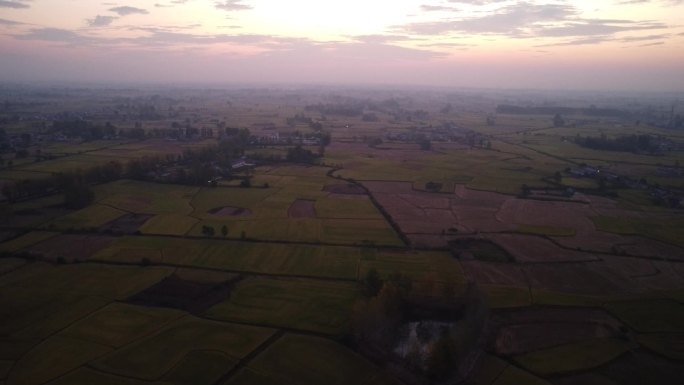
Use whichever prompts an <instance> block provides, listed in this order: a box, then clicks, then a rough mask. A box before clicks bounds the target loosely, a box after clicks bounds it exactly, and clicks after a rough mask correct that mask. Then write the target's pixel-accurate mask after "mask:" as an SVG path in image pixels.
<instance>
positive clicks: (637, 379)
mask: <svg viewBox="0 0 684 385" xmlns="http://www.w3.org/2000/svg"><path fill="white" fill-rule="evenodd" d="M599 372H600V373H601V374H603V375H604V376H606V377H608V378H610V379H611V380H613V381H614V383H616V384H624V385H642V384H658V385H678V384H681V381H682V377H684V365H682V364H681V362H676V361H671V360H667V359H664V358H661V357H659V356H656V355H654V354H651V353H648V352H646V351H645V350H643V349H637V350H634V351H631V352H630V353H629V354H624V355H622V356H621V357H619V358H618V359H616V360H613V361H612V362H611V363H609V364H608V365H607V366H605V367H602V368H600V369H599Z"/></svg>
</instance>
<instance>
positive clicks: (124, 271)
mask: <svg viewBox="0 0 684 385" xmlns="http://www.w3.org/2000/svg"><path fill="white" fill-rule="evenodd" d="M172 271H173V270H172V269H170V268H164V267H147V268H144V267H137V266H134V267H130V266H107V265H98V264H88V263H81V264H73V265H57V266H54V265H48V264H42V263H33V264H30V265H27V266H25V267H23V268H21V269H19V270H16V271H14V272H12V273H11V274H9V275H5V276H2V277H0V287H4V286H12V287H21V288H28V289H35V290H46V291H53V292H60V293H66V294H69V293H72V294H82V295H88V296H101V297H104V298H109V299H124V298H128V297H129V296H130V295H132V294H135V293H137V292H139V291H140V290H143V289H145V288H147V287H149V286H151V285H153V284H155V283H157V282H159V281H160V280H162V279H163V278H164V277H166V276H167V275H169V274H171V273H172Z"/></svg>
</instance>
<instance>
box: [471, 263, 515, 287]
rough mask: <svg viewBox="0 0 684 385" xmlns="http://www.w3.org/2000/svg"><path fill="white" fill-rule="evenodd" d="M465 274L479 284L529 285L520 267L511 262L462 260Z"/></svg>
mask: <svg viewBox="0 0 684 385" xmlns="http://www.w3.org/2000/svg"><path fill="white" fill-rule="evenodd" d="M461 266H462V267H463V270H464V272H465V275H466V276H467V277H468V278H469V279H470V280H473V281H475V282H477V283H479V284H485V285H501V286H516V287H527V280H526V279H525V275H524V274H523V272H522V270H521V268H520V267H518V266H516V265H514V264H510V263H496V262H482V261H461Z"/></svg>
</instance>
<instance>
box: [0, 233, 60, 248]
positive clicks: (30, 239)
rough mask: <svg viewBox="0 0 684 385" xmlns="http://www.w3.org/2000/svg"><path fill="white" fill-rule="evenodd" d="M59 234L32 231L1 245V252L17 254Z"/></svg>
mask: <svg viewBox="0 0 684 385" xmlns="http://www.w3.org/2000/svg"><path fill="white" fill-rule="evenodd" d="M58 234H59V233H55V232H51V231H31V232H30V233H27V234H24V235H22V236H20V237H18V238H14V239H12V240H9V241H7V242H4V243H0V251H9V252H15V251H19V250H22V249H25V248H27V247H29V246H33V245H35V244H36V243H40V242H42V241H45V240H47V239H50V238H52V237H54V236H56V235H58Z"/></svg>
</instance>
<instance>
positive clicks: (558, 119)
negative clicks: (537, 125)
mask: <svg viewBox="0 0 684 385" xmlns="http://www.w3.org/2000/svg"><path fill="white" fill-rule="evenodd" d="M564 125H565V120H563V117H562V116H560V114H556V116H554V117H553V126H554V127H563V126H564Z"/></svg>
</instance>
